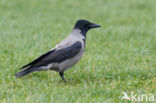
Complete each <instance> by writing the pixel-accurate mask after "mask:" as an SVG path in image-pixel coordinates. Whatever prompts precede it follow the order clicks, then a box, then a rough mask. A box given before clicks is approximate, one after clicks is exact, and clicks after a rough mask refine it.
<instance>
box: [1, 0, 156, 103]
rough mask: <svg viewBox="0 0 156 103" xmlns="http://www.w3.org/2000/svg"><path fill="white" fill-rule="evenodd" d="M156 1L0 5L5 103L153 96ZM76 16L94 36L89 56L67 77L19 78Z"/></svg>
mask: <svg viewBox="0 0 156 103" xmlns="http://www.w3.org/2000/svg"><path fill="white" fill-rule="evenodd" d="M155 4H156V1H155V0H148V1H147V0H129V1H128V0H97V1H91V0H78V1H76V0H68V1H65V0H64V1H61V0H60V1H59V0H1V1H0V103H49V102H51V103H53V102H55V103H61V102H63V103H73V102H76V103H87V102H92V103H93V102H94V103H95V102H96V103H102V102H108V103H118V102H123V103H124V102H129V101H128V100H122V99H121V97H122V96H123V94H122V92H123V91H125V92H127V93H130V92H131V91H134V92H135V93H144V94H145V93H146V94H153V95H155V100H156V77H155V75H156V34H155V33H156V21H155V20H156V13H155V11H156V6H155ZM78 19H87V20H90V21H92V22H95V23H97V24H100V25H102V28H99V29H94V30H91V31H89V32H88V35H87V41H86V50H85V54H84V56H83V59H82V60H81V61H80V62H79V63H78V64H77V65H75V66H74V67H73V68H71V69H69V70H68V71H66V72H65V76H66V79H67V81H68V82H67V83H64V82H63V81H62V80H61V78H60V77H59V75H58V73H56V72H52V71H45V72H39V73H32V74H30V75H28V76H25V77H23V78H20V79H17V78H15V77H14V73H16V72H17V71H18V68H19V67H21V66H22V65H24V64H26V63H28V62H30V61H31V60H33V59H35V58H36V57H38V56H39V55H41V54H42V53H44V52H46V51H48V50H50V49H51V48H52V47H54V46H55V45H56V44H57V43H59V42H60V41H61V40H62V39H63V38H65V37H66V36H67V35H68V34H69V33H70V32H71V30H72V28H73V25H74V23H75V21H76V20H78Z"/></svg>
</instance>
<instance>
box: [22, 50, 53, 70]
mask: <svg viewBox="0 0 156 103" xmlns="http://www.w3.org/2000/svg"><path fill="white" fill-rule="evenodd" d="M54 51H55V49H53V50H51V51H48V52H46V53H45V54H43V55H41V56H39V57H38V58H37V59H35V60H33V61H32V62H30V63H28V64H26V65H24V66H23V67H21V68H20V69H23V68H26V67H31V66H32V65H34V64H35V63H37V62H38V61H39V60H41V59H42V58H44V57H45V56H47V55H49V54H50V53H52V52H54Z"/></svg>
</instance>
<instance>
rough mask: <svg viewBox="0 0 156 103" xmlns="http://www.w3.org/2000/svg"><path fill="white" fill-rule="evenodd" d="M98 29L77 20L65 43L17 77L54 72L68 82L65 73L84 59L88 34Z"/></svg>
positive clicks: (26, 67) (23, 67) (86, 22)
mask: <svg viewBox="0 0 156 103" xmlns="http://www.w3.org/2000/svg"><path fill="white" fill-rule="evenodd" d="M98 27H101V26H100V25H98V24H95V23H92V22H90V21H88V20H84V19H80V20H77V21H76V23H75V26H74V28H73V30H72V31H71V33H70V34H69V35H68V36H67V37H66V38H65V39H64V40H63V41H61V42H60V43H59V44H57V45H56V46H55V47H54V48H52V49H51V50H49V51H48V52H46V53H44V54H43V55H41V56H39V57H38V58H36V59H35V60H33V61H32V62H30V63H28V64H26V65H24V66H22V67H21V68H20V71H19V72H17V73H16V74H15V77H17V78H18V77H22V76H25V75H27V74H29V73H32V72H36V71H42V70H54V71H56V72H59V75H60V77H61V78H62V80H63V81H64V82H66V79H65V77H64V72H65V71H66V70H67V69H69V68H71V67H72V66H74V65H75V64H76V63H78V61H79V60H80V59H81V58H82V56H83V53H84V51H85V45H86V35H87V32H88V31H89V30H90V29H93V28H98Z"/></svg>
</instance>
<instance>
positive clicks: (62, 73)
mask: <svg viewBox="0 0 156 103" xmlns="http://www.w3.org/2000/svg"><path fill="white" fill-rule="evenodd" d="M59 74H60V76H61V78H62V79H63V81H64V82H66V79H65V78H64V72H59Z"/></svg>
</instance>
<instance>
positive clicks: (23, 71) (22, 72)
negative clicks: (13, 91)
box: [15, 68, 38, 78]
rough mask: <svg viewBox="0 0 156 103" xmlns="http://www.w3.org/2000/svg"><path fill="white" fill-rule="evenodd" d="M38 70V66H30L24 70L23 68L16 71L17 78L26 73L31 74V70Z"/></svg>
mask: <svg viewBox="0 0 156 103" xmlns="http://www.w3.org/2000/svg"><path fill="white" fill-rule="evenodd" d="M37 70H38V68H28V69H24V70H22V71H20V72H18V73H16V74H15V76H16V77H17V78H18V77H22V76H24V75H27V74H29V73H31V72H34V71H37Z"/></svg>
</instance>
